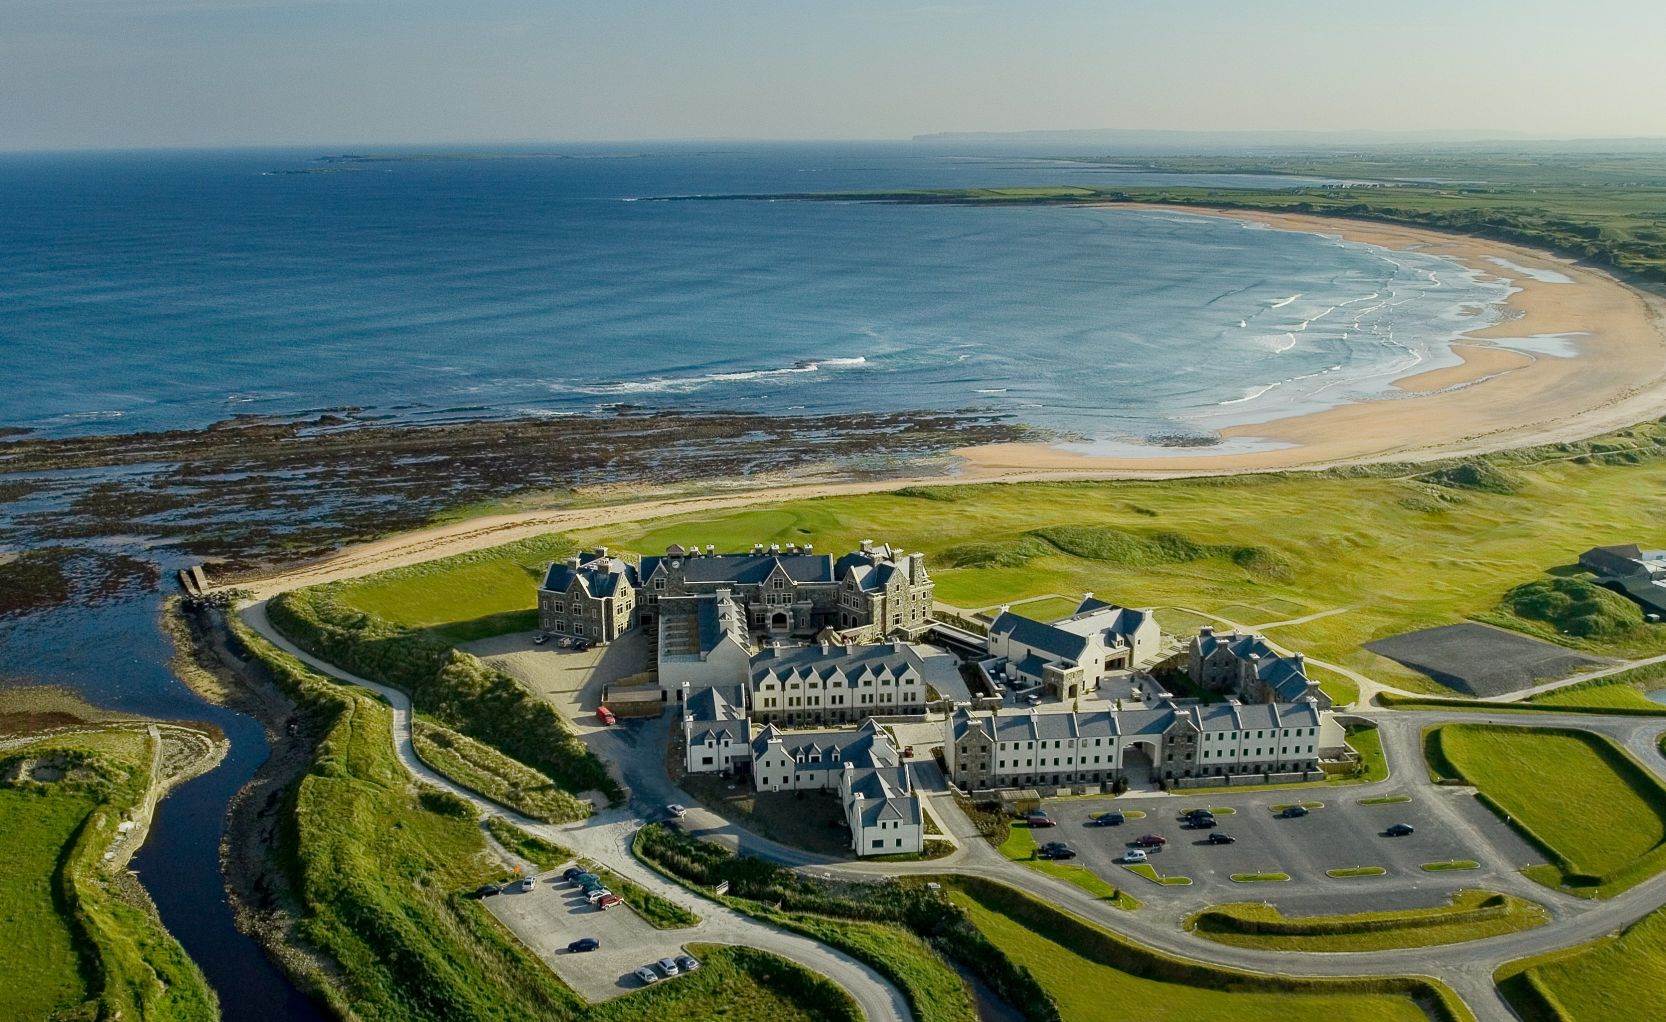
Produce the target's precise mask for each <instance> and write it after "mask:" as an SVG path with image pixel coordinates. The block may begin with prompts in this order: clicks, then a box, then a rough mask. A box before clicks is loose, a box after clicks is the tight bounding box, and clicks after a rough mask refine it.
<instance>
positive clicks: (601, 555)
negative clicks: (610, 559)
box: [596, 546, 607, 561]
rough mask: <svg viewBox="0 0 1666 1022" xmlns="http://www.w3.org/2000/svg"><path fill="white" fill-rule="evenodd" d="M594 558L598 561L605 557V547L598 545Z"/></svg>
mask: <svg viewBox="0 0 1666 1022" xmlns="http://www.w3.org/2000/svg"><path fill="white" fill-rule="evenodd" d="M596 559H597V560H599V561H600V560H606V559H607V547H605V546H599V547H597V548H596Z"/></svg>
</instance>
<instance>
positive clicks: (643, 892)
mask: <svg viewBox="0 0 1666 1022" xmlns="http://www.w3.org/2000/svg"><path fill="white" fill-rule="evenodd" d="M486 829H487V830H488V831H490V832H491V835H492V837H493V838H494V839H496V840H497V843H498V844H500V845H502V846H503V847H504V848H506V849H508V850H509V851H511V852H513V853H514V854H516V855H518V856H520V857H521V858H523V859H525V860H526V861H528V862H530V863H532V865H533V866H534V867H536V868H537V870H538V872H540V873H547V872H549V871H550V870H552V869H555V868H557V867H559V866H562V865H564V864H566V863H569V862H571V863H576V864H578V865H579V866H582V867H584V868H585V869H588V870H589V871H590V872H592V873H594V874H596V875H597V876H598V877H600V878H601V880H602V882H603V883H605V884H606V885H607V889H608V890H610V891H612V892H613V893H614V894H617V895H618V896H619V897H621V898H623V899H624V900H625V904H627V905H629V906H630V907H631V908H633V909H635V910H636V914H637V915H639V916H641V917H642V918H643V919H646V920H647V921H648V922H649V924H651V925H652V926H654V927H655V928H656V929H660V930H680V929H682V928H684V927H688V926H693V925H695V924H696V923H698V922H699V921H700V917H699V916H697V915H695V914H694V913H692V912H690V911H689V910H687V909H685V908H683V907H682V906H681V905H678V904H677V903H676V902H674V901H671V900H670V899H669V898H662V897H660V896H659V895H657V894H655V893H653V892H652V891H650V890H648V889H647V888H645V887H643V886H642V885H641V884H638V883H637V882H635V881H634V880H628V879H626V878H625V877H622V876H620V875H619V874H617V873H615V872H613V871H612V870H611V869H608V868H607V867H606V866H604V865H602V864H601V863H599V862H597V861H596V860H594V859H585V858H581V857H579V856H576V855H574V854H573V853H572V852H570V851H568V850H567V849H565V848H562V847H561V846H560V845H558V844H555V843H553V842H550V841H546V840H544V839H543V838H541V837H539V836H538V835H536V834H529V833H527V832H526V831H524V830H522V829H521V828H519V827H517V826H515V825H514V824H512V823H510V822H509V821H508V820H506V819H504V818H503V817H501V816H491V817H487V819H486Z"/></svg>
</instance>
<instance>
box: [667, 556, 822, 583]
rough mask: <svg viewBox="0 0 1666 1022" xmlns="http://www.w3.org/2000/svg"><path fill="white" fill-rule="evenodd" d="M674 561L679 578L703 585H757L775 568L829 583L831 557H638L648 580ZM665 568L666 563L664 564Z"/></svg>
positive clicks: (801, 579) (799, 578)
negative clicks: (677, 567)
mask: <svg viewBox="0 0 1666 1022" xmlns="http://www.w3.org/2000/svg"><path fill="white" fill-rule="evenodd" d="M670 561H675V562H677V563H678V565H679V566H680V570H681V572H682V575H683V578H685V579H687V580H688V581H690V582H696V583H705V584H713V583H717V584H721V583H724V582H728V583H732V584H734V585H757V584H759V583H761V582H763V581H764V580H765V579H767V578H769V576H770V575H771V574H773V573H774V572H775V570H776V568H777V567H779V568H780V569H781V571H782V572H784V573H785V574H786V576H787V577H788V578H790V579H792V580H793V581H794V582H800V583H803V582H831V581H833V558H832V557H831V556H829V555H827V554H794V553H761V554H688V555H685V556H682V557H672V556H670V555H666V556H662V557H644V558H642V577H643V578H652V577H653V575H654V572H656V571H657V570H659V567H660V564H661V563H662V562H670ZM667 567H668V568H669V564H667Z"/></svg>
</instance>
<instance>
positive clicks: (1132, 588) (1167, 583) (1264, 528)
mask: <svg viewBox="0 0 1666 1022" xmlns="http://www.w3.org/2000/svg"><path fill="white" fill-rule="evenodd" d="M1663 437H1666V426H1662V425H1660V424H1652V423H1651V424H1646V425H1642V426H1637V427H1633V428H1631V429H1628V430H1625V431H1622V432H1620V433H1617V434H1612V435H1610V436H1609V437H1605V438H1601V439H1600V440H1598V441H1590V442H1586V443H1583V444H1577V445H1562V446H1560V447H1549V448H1541V449H1535V450H1529V451H1522V452H1514V453H1511V454H1505V455H1497V456H1490V458H1489V459H1488V460H1489V463H1491V462H1496V463H1497V464H1499V465H1501V466H1504V468H1505V469H1507V470H1508V472H1509V475H1510V477H1511V479H1512V480H1513V489H1512V492H1492V491H1490V490H1488V489H1485V488H1477V487H1469V486H1465V485H1462V482H1463V480H1462V477H1461V476H1457V477H1452V478H1447V477H1440V478H1437V477H1436V476H1435V475H1433V473H1434V472H1436V471H1438V470H1437V469H1435V468H1432V467H1430V466H1415V467H1405V466H1401V467H1382V468H1374V469H1369V470H1355V471H1351V472H1336V473H1318V474H1314V473H1292V474H1290V475H1264V476H1244V477H1237V478H1231V479H1200V480H1164V481H1156V482H1146V481H1121V482H1091V483H1089V482H1077V483H1034V484H1028V483H1027V484H1011V485H979V486H963V487H962V486H954V487H934V488H932V490H931V496H930V498H929V499H927V498H925V497H922V496H908V495H899V494H896V493H889V494H864V495H855V496H839V497H827V498H817V499H810V500H798V501H790V502H782V503H777V504H772V505H766V506H761V507H758V508H754V509H748V510H741V511H724V512H716V513H710V512H708V513H702V514H695V515H687V516H681V517H677V518H672V519H661V520H657V521H650V522H642V523H621V524H618V525H613V526H609V527H606V528H599V529H594V530H587V531H583V532H577V533H575V534H574V535H573V539H574V541H575V542H576V543H582V544H583V545H587V546H588V545H592V544H594V543H597V542H600V543H604V544H607V545H610V546H613V547H616V548H621V549H629V550H634V551H638V552H642V551H646V552H654V553H657V552H659V551H661V550H663V549H664V548H665V546H666V545H667V544H669V543H673V542H680V543H684V544H688V543H693V542H699V543H701V544H704V543H713V544H715V545H717V546H718V547H720V548H725V547H726V548H750V546H751V544H752V543H754V542H763V543H770V542H783V543H786V542H805V541H810V542H813V543H815V545H816V546H817V548H818V549H825V550H830V551H837V550H844V549H848V548H851V547H853V546H854V545H855V544H856V543H857V542H858V541H860V540H861V539H864V538H873V539H880V540H887V541H890V542H893V543H896V544H898V545H901V546H903V547H905V548H906V549H909V550H919V551H923V552H924V553H925V554H926V556H927V563H928V564H929V565H930V566H931V568H932V574H933V576H934V578H935V579H936V581H937V596H938V598H939V599H941V600H943V601H945V602H947V603H951V604H954V605H956V606H963V607H986V606H992V605H996V604H1000V603H1006V602H1011V601H1013V600H1015V599H1021V598H1023V597H1027V596H1040V595H1044V594H1047V593H1058V594H1075V593H1079V592H1083V591H1086V590H1091V591H1093V592H1094V593H1095V594H1096V595H1098V596H1100V597H1101V598H1104V599H1108V600H1114V601H1119V602H1123V603H1126V604H1129V605H1131V606H1141V607H1147V606H1161V607H1188V608H1195V609H1197V610H1201V611H1207V612H1210V613H1220V614H1222V616H1225V617H1228V618H1230V619H1232V620H1239V621H1244V622H1245V623H1255V620H1245V619H1246V617H1248V616H1249V614H1250V613H1255V615H1256V618H1258V619H1259V620H1261V621H1266V620H1284V619H1288V618H1291V617H1297V616H1301V615H1303V614H1307V613H1314V612H1318V611H1324V610H1330V609H1334V608H1337V607H1348V608H1350V609H1349V610H1347V611H1346V612H1345V613H1340V614H1333V615H1330V616H1328V617H1324V618H1320V619H1318V620H1315V621H1310V622H1306V623H1304V624H1300V625H1291V626H1286V627H1281V628H1279V629H1278V630H1277V633H1276V638H1277V640H1278V641H1279V642H1280V643H1281V644H1283V645H1286V646H1289V647H1291V648H1294V649H1300V650H1304V651H1306V652H1308V653H1309V654H1311V655H1313V656H1315V657H1318V658H1320V659H1324V660H1328V661H1331V662H1334V663H1338V664H1341V665H1343V666H1346V667H1350V668H1353V669H1355V670H1359V671H1362V672H1364V673H1366V674H1368V675H1370V676H1372V677H1374V678H1378V679H1380V680H1382V681H1385V682H1389V683H1392V684H1395V685H1399V686H1401V687H1407V688H1417V689H1421V690H1424V691H1444V690H1443V689H1440V687H1439V686H1437V685H1436V684H1435V683H1434V682H1432V681H1430V680H1429V679H1428V678H1426V677H1424V676H1423V675H1421V674H1418V673H1416V672H1414V671H1411V670H1410V669H1408V668H1404V667H1402V666H1400V665H1398V664H1395V663H1393V662H1391V661H1388V660H1385V659H1383V658H1381V657H1378V656H1377V655H1375V654H1373V653H1370V652H1368V651H1366V650H1364V649H1362V648H1361V647H1362V644H1363V643H1365V642H1369V641H1371V640H1373V639H1378V638H1383V637H1385V636H1389V635H1394V634H1398V633H1401V632H1405V631H1411V630H1414V629H1417V628H1425V627H1430V626H1434V625H1441V624H1451V623H1454V622H1456V621H1461V620H1463V619H1465V618H1468V617H1473V616H1477V615H1485V614H1490V613H1493V612H1495V611H1497V610H1498V609H1499V607H1500V605H1501V604H1502V603H1503V601H1504V600H1505V597H1506V595H1507V594H1508V593H1509V591H1510V590H1511V589H1513V588H1514V587H1516V586H1518V585H1520V584H1522V583H1525V582H1530V581H1533V580H1535V579H1539V578H1542V577H1544V575H1545V573H1546V572H1547V571H1548V570H1550V569H1559V568H1561V567H1563V566H1566V565H1568V564H1570V563H1571V562H1572V561H1573V560H1574V559H1575V558H1576V557H1577V556H1578V554H1579V553H1580V552H1581V551H1583V550H1585V549H1586V548H1588V547H1590V546H1593V545H1596V544H1598V543H1603V542H1611V541H1613V539H1614V537H1616V536H1623V537H1627V538H1635V539H1636V540H1637V541H1638V542H1641V543H1644V544H1645V545H1649V544H1653V545H1663V544H1666V525H1663V524H1662V523H1663V522H1666V498H1663V497H1662V496H1661V495H1662V493H1666V460H1663V459H1662V458H1661V457H1660V456H1659V443H1660V441H1661V440H1662V438H1663ZM1632 449H1634V450H1635V451H1636V452H1637V453H1635V454H1634V455H1633V454H1630V453H1627V454H1626V457H1628V458H1629V457H1635V458H1636V459H1638V460H1639V461H1640V463H1638V464H1605V463H1603V462H1612V461H1615V460H1617V458H1618V457H1619V456H1618V455H1615V454H1612V453H1610V452H1611V451H1616V450H1627V451H1629V450H1632ZM1592 507H1601V508H1602V509H1603V514H1601V515H1592V514H1591V513H1590V508H1592ZM1081 530H1088V531H1085V532H1083V531H1081ZM1223 536H1230V537H1232V544H1233V546H1232V547H1230V548H1226V547H1220V546H1219V543H1218V538H1219V537H1223ZM968 544H989V545H994V546H1003V547H1017V546H1019V545H1025V547H1026V550H1027V551H1028V553H1027V556H1026V559H1025V560H1024V561H1023V562H1022V563H1020V564H1016V565H1008V564H1003V563H1001V561H1000V560H999V559H993V560H988V561H985V562H982V563H976V564H973V563H968V564H966V565H965V566H962V567H953V566H952V563H953V562H952V560H951V559H950V558H949V557H948V556H947V552H948V551H951V550H953V549H956V548H961V547H965V546H967V545H968ZM1269 569H1272V570H1269ZM1275 601H1276V602H1275ZM1258 608H1259V609H1258ZM1227 610H1231V611H1232V613H1225V611H1227ZM1173 613H1174V612H1171V616H1172V615H1173ZM1234 615H1238V616H1234ZM1510 617H1511V618H1513V620H1511V621H1509V622H1507V623H1509V624H1511V625H1512V626H1514V627H1518V628H1520V629H1522V630H1525V631H1529V632H1532V633H1534V634H1543V633H1544V632H1545V631H1546V630H1548V626H1545V625H1544V623H1543V622H1535V621H1532V620H1529V619H1527V618H1522V617H1520V616H1519V615H1510ZM1165 620H1167V618H1165ZM1175 620H1176V622H1177V623H1180V624H1182V625H1183V626H1185V627H1188V628H1189V627H1192V626H1193V625H1195V623H1196V622H1195V620H1193V619H1190V618H1186V619H1181V618H1175ZM1554 637H1555V638H1557V639H1560V640H1562V641H1565V642H1570V643H1572V644H1575V645H1577V646H1579V647H1580V648H1583V649H1588V650H1590V651H1593V652H1601V653H1610V654H1635V653H1639V652H1644V651H1652V652H1661V651H1666V629H1658V628H1657V629H1652V630H1651V629H1645V630H1643V631H1641V632H1639V633H1636V634H1628V635H1626V636H1624V637H1621V638H1602V637H1596V638H1591V639H1583V638H1577V637H1573V638H1570V637H1565V636H1554Z"/></svg>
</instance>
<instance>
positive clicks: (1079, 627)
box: [986, 593, 1162, 700]
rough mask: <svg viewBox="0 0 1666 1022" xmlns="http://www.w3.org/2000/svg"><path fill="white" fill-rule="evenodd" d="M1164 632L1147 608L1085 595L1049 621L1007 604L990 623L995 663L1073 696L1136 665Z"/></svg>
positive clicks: (1152, 653)
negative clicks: (1066, 613)
mask: <svg viewBox="0 0 1666 1022" xmlns="http://www.w3.org/2000/svg"><path fill="white" fill-rule="evenodd" d="M1161 643H1162V632H1161V630H1160V629H1159V628H1158V626H1157V619H1156V618H1155V617H1153V616H1152V615H1151V614H1150V613H1149V612H1147V611H1141V610H1128V609H1126V608H1123V607H1116V606H1112V605H1111V604H1108V603H1103V602H1101V601H1098V600H1095V599H1094V598H1093V594H1092V593H1088V594H1087V595H1085V596H1084V597H1083V598H1082V602H1081V603H1080V605H1078V606H1077V608H1076V612H1075V613H1074V614H1072V615H1070V616H1069V617H1066V618H1062V619H1060V620H1058V621H1054V622H1051V623H1047V622H1042V621H1037V620H1034V619H1033V618H1028V617H1025V616H1023V615H1022V614H1017V613H1014V612H1013V611H1011V610H1009V609H1007V608H1005V607H1003V608H1002V609H1001V613H1000V615H999V616H997V617H996V618H995V620H994V621H993V622H991V623H990V626H989V636H988V639H987V640H986V647H987V649H988V652H989V655H990V656H991V657H993V658H996V659H997V660H999V661H1000V662H999V663H998V664H995V665H993V669H995V670H998V671H1000V672H1002V673H1004V674H1006V675H1007V677H1009V678H1014V679H1016V680H1017V681H1018V682H1019V683H1020V684H1028V685H1040V686H1045V688H1046V689H1047V692H1048V694H1049V695H1051V696H1053V697H1054V698H1057V699H1063V700H1070V699H1076V698H1078V697H1080V696H1083V695H1086V694H1087V693H1089V692H1092V691H1094V690H1095V689H1097V688H1098V687H1099V683H1100V682H1101V681H1102V680H1104V678H1105V676H1106V675H1107V674H1109V673H1110V672H1112V671H1126V670H1132V669H1133V668H1134V667H1136V666H1139V665H1143V664H1146V663H1149V662H1150V661H1151V660H1152V659H1154V658H1155V657H1156V656H1157V653H1158V651H1159V647H1160V646H1161Z"/></svg>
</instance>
